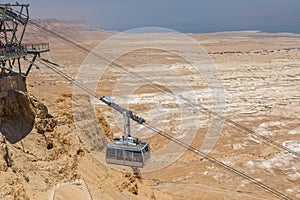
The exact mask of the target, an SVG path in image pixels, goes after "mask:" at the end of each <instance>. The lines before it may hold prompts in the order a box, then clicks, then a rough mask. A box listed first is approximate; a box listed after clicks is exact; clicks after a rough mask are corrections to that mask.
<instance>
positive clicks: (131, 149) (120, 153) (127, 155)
mask: <svg viewBox="0 0 300 200" xmlns="http://www.w3.org/2000/svg"><path fill="white" fill-rule="evenodd" d="M101 101H103V102H104V103H106V104H108V105H109V106H111V107H113V108H114V109H116V110H117V111H119V112H120V113H122V114H123V118H124V135H123V136H121V137H120V138H115V139H114V140H113V141H112V142H110V143H108V144H107V145H106V157H105V160H106V163H107V164H114V165H122V166H129V167H132V169H133V172H134V173H135V174H137V173H139V168H143V167H144V166H145V164H146V163H147V162H148V161H149V159H150V145H149V143H148V142H143V141H141V140H139V139H138V138H135V137H132V136H131V134H130V118H131V119H133V120H134V121H136V122H138V123H140V124H142V123H144V122H145V120H144V119H143V118H140V117H138V116H136V115H134V114H133V113H132V112H131V111H130V110H128V109H124V108H122V107H120V106H119V105H117V104H115V103H113V102H112V100H111V98H110V97H103V98H102V99H101Z"/></svg>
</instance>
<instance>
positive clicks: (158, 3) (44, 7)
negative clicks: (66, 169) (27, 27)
mask: <svg viewBox="0 0 300 200" xmlns="http://www.w3.org/2000/svg"><path fill="white" fill-rule="evenodd" d="M8 2H9V1H8ZM11 2H16V1H11ZM19 2H20V3H21V2H22V3H30V12H31V16H32V17H33V18H58V19H83V20H86V21H88V22H91V23H94V24H96V25H98V26H99V27H101V28H104V29H113V30H120V31H123V30H128V29H131V28H138V27H145V26H154V27H164V28H171V29H174V30H177V31H180V32H216V31H231V30H263V31H267V32H294V33H300V0H86V1H84V0H67V1H64V0H28V1H25V0H19Z"/></svg>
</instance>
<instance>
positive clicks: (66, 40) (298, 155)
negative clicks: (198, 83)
mask: <svg viewBox="0 0 300 200" xmlns="http://www.w3.org/2000/svg"><path fill="white" fill-rule="evenodd" d="M30 23H31V24H32V25H33V26H34V27H36V28H37V29H39V30H41V31H44V32H45V33H47V34H48V35H50V36H52V37H54V38H56V39H58V40H60V41H62V42H64V43H66V44H68V45H70V46H72V47H74V48H76V49H78V50H80V51H82V52H84V53H87V54H90V55H92V56H94V57H95V58H98V59H100V60H102V61H104V62H105V63H107V64H110V65H111V66H112V67H114V68H117V69H119V70H121V71H123V72H126V73H127V74H129V75H130V76H131V77H132V78H135V79H137V80H139V81H141V82H144V83H147V84H148V85H149V86H151V87H153V88H155V89H157V90H159V91H162V92H165V93H166V95H168V96H171V97H174V96H175V95H174V94H172V93H170V92H168V91H166V90H165V89H164V88H161V87H157V86H156V85H155V84H153V83H152V82H151V81H150V80H148V79H147V78H145V77H142V76H141V75H139V74H138V73H135V72H132V71H130V70H128V69H126V68H124V67H122V66H121V65H120V64H118V63H116V62H114V61H110V60H108V59H107V58H105V57H103V56H101V55H100V54H98V53H95V52H93V51H91V50H90V49H88V48H86V47H83V46H82V45H80V44H78V43H75V42H74V41H72V40H71V39H69V38H66V37H64V36H62V35H60V34H58V33H56V32H54V31H52V30H49V29H47V28H45V27H43V26H41V25H40V24H38V23H36V22H34V21H30ZM180 97H181V98H180V100H181V101H184V102H186V103H188V104H189V105H191V106H192V107H194V108H197V109H198V110H200V111H202V112H205V113H208V114H211V115H214V116H216V117H218V118H219V119H224V117H223V116H221V115H220V114H218V113H216V112H213V111H211V110H209V109H208V108H206V107H204V106H202V105H200V104H196V103H195V102H193V101H191V100H189V99H187V98H184V97H183V96H180ZM175 98H178V96H175ZM225 122H226V123H227V124H229V125H230V126H232V127H234V128H236V129H238V130H241V131H242V132H243V133H245V134H246V135H255V136H256V137H257V138H258V139H260V140H261V141H262V142H264V143H266V144H268V145H269V144H271V145H273V147H277V148H279V149H282V150H284V151H287V152H289V153H290V154H293V155H294V156H296V157H294V158H295V159H297V160H299V159H300V153H298V152H296V151H294V150H292V149H290V148H288V147H286V146H283V145H282V144H279V143H277V142H276V141H274V140H271V139H269V138H268V137H266V136H263V135H261V134H259V133H256V132H255V131H253V130H251V129H249V128H247V127H245V126H243V125H241V124H239V123H237V122H234V121H232V120H230V119H227V118H225Z"/></svg>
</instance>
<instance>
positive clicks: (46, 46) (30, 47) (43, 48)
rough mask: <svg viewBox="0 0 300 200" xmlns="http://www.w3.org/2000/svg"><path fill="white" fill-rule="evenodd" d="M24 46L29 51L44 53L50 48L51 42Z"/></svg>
mask: <svg viewBox="0 0 300 200" xmlns="http://www.w3.org/2000/svg"><path fill="white" fill-rule="evenodd" d="M24 48H25V51H26V52H27V53H42V52H48V51H49V50H50V47H49V43H33V44H25V45H24Z"/></svg>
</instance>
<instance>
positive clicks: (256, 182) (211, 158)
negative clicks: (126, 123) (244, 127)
mask: <svg viewBox="0 0 300 200" xmlns="http://www.w3.org/2000/svg"><path fill="white" fill-rule="evenodd" d="M142 125H143V126H144V127H146V128H148V129H150V130H152V131H154V132H156V133H158V134H159V135H161V136H163V137H165V138H167V139H169V140H171V141H172V142H174V143H176V144H178V145H180V146H182V147H184V148H186V149H188V150H189V151H192V152H194V153H196V154H197V155H200V156H201V157H203V158H204V159H206V160H208V161H209V162H211V163H214V164H217V165H218V166H219V167H221V168H223V169H225V170H227V171H230V172H231V173H232V174H234V175H236V176H239V177H241V178H243V179H245V180H247V181H249V182H251V183H253V184H255V185H256V186H258V187H260V188H262V189H264V190H265V191H267V192H269V193H271V194H273V195H275V196H276V197H279V198H281V199H285V200H292V198H290V197H289V196H286V195H285V194H283V193H281V192H279V191H277V190H275V189H273V188H271V187H270V186H268V185H266V184H264V183H262V182H260V181H258V180H256V179H254V178H252V177H250V176H248V175H247V174H245V173H244V172H241V171H239V170H237V169H235V168H233V167H230V166H228V165H226V164H224V163H223V162H221V161H219V160H217V159H215V158H213V157H211V156H209V155H208V154H205V153H204V152H202V151H200V150H198V149H196V148H194V147H192V146H190V145H188V144H186V143H184V142H182V141H180V140H178V139H176V138H174V137H173V136H171V135H170V134H167V133H165V132H163V131H161V130H159V129H157V128H155V127H153V126H150V125H149V124H148V123H143V124H142Z"/></svg>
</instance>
